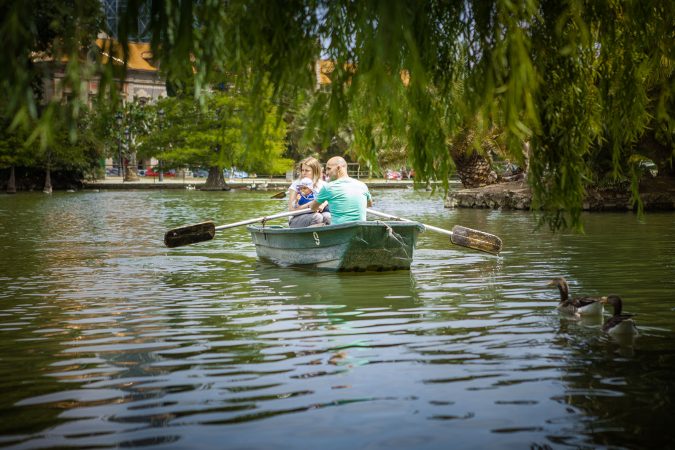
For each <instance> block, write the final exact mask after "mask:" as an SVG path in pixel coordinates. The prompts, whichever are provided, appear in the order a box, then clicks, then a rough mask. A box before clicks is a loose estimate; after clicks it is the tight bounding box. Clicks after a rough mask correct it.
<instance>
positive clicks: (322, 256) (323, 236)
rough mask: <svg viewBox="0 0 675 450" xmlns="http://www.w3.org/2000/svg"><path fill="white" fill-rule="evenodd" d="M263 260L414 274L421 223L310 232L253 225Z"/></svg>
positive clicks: (331, 227)
mask: <svg viewBox="0 0 675 450" xmlns="http://www.w3.org/2000/svg"><path fill="white" fill-rule="evenodd" d="M247 228H248V230H249V232H250V233H251V238H252V240H253V243H254V244H255V250H256V253H257V255H258V258H260V259H262V260H267V261H271V262H273V263H275V264H278V265H280V266H284V267H286V266H296V267H306V268H311V269H318V270H330V271H384V270H409V269H410V263H411V262H412V259H413V251H414V249H415V243H416V242H417V235H418V234H419V233H420V232H422V231H424V226H423V225H422V224H420V223H417V222H399V221H392V222H381V221H372V222H371V221H363V222H349V223H343V224H339V225H328V226H323V227H307V228H285V227H280V226H259V225H251V226H249V227H247Z"/></svg>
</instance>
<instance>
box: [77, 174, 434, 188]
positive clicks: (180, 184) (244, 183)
mask: <svg viewBox="0 0 675 450" xmlns="http://www.w3.org/2000/svg"><path fill="white" fill-rule="evenodd" d="M139 178H140V179H139V181H123V179H122V177H106V178H105V179H101V180H93V181H84V180H83V181H82V188H83V189H195V190H208V189H203V187H204V185H205V184H206V179H205V178H178V179H176V178H174V177H164V181H162V182H160V181H159V180H158V179H157V178H155V177H139ZM359 181H363V182H364V183H366V184H367V185H368V187H369V188H374V189H397V188H398V189H403V188H408V187H414V181H413V180H384V179H381V178H368V179H365V178H361V179H360V180H359ZM225 183H226V185H227V186H228V187H229V188H230V189H249V190H268V191H269V190H276V191H279V190H286V189H287V188H288V186H290V184H291V181H288V180H286V179H283V178H237V179H232V180H226V181H225ZM431 184H432V185H440V184H441V183H440V182H432V183H431ZM220 190H227V189H216V191H220Z"/></svg>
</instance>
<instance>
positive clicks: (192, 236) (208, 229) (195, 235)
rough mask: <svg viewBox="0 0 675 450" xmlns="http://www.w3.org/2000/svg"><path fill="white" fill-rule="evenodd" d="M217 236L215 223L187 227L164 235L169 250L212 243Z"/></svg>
mask: <svg viewBox="0 0 675 450" xmlns="http://www.w3.org/2000/svg"><path fill="white" fill-rule="evenodd" d="M215 235H216V226H215V225H214V223H213V222H202V223H197V224H195V225H186V226H184V227H180V228H174V229H173V230H169V231H167V232H166V234H164V245H166V246H167V247H169V248H173V247H180V246H183V245H190V244H196V243H197V242H204V241H210V240H211V239H213V237H214V236H215Z"/></svg>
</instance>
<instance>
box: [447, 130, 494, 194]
mask: <svg viewBox="0 0 675 450" xmlns="http://www.w3.org/2000/svg"><path fill="white" fill-rule="evenodd" d="M475 138H476V136H475V133H474V131H473V130H471V129H467V130H466V131H465V132H464V133H462V134H461V135H459V136H458V139H456V140H455V142H453V144H451V147H450V156H451V157H452V160H453V161H454V162H455V167H456V169H457V176H458V177H459V181H461V183H462V186H464V187H465V188H476V187H481V186H487V185H489V184H495V183H496V182H497V178H498V177H497V174H496V172H495V171H494V170H492V159H491V158H490V155H489V152H488V150H489V148H486V147H489V145H490V143H488V142H481V148H482V149H483V152H482V153H481V152H479V151H478V150H476V149H475V148H474V139H475Z"/></svg>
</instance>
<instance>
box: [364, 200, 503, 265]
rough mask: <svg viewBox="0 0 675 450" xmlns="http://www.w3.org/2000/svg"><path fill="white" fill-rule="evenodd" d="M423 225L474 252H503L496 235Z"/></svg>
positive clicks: (400, 218) (396, 218) (383, 214)
mask: <svg viewBox="0 0 675 450" xmlns="http://www.w3.org/2000/svg"><path fill="white" fill-rule="evenodd" d="M367 211H368V212H369V213H371V214H372V215H374V216H380V217H384V218H385V219H391V220H401V221H403V222H415V221H413V220H409V219H404V218H403V217H397V216H392V215H389V214H385V213H382V212H379V211H375V210H374V209H368V210H367ZM422 225H423V226H424V228H425V229H427V230H431V231H435V232H437V233H441V234H445V235H446V236H450V242H452V243H453V244H456V245H461V246H462V247H467V248H472V249H474V250H480V251H481V252H487V253H492V254H495V255H496V254H498V253H499V252H500V251H502V240H501V239H500V238H499V236H495V235H494V234H489V233H486V232H484V231H479V230H474V229H471V228H466V227H462V226H460V225H455V226H454V227H452V231H450V230H444V229H443V228H438V227H434V226H432V225H427V224H425V223H423V224H422Z"/></svg>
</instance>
